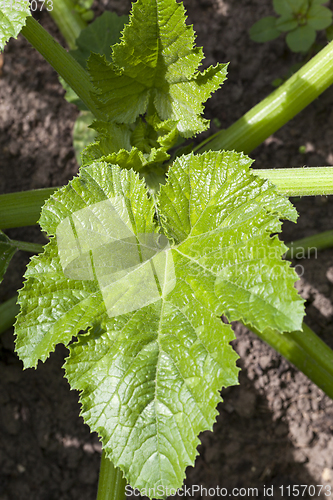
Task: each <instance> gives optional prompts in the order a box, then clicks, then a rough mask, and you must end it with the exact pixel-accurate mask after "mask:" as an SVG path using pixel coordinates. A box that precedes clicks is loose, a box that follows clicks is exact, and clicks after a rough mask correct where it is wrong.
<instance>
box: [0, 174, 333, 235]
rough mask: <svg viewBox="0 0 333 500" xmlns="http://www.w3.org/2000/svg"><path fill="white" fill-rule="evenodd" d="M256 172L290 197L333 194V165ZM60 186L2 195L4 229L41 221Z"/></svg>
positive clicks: (1, 224) (0, 213)
mask: <svg viewBox="0 0 333 500" xmlns="http://www.w3.org/2000/svg"><path fill="white" fill-rule="evenodd" d="M253 173H254V174H255V175H258V176H259V177H262V178H264V179H269V180H270V181H271V182H273V183H274V184H276V186H277V188H278V191H279V193H281V194H285V195H288V196H305V195H308V196H309V195H328V194H333V167H314V168H310V167H308V168H286V169H282V168H279V169H275V170H269V169H263V170H255V169H253ZM56 189H58V188H45V189H35V190H32V191H22V192H19V193H9V194H3V195H0V228H1V229H9V228H13V227H21V226H32V225H35V224H37V221H38V219H39V216H40V211H41V207H42V205H43V204H44V202H45V201H46V200H47V198H49V197H50V196H51V194H53V193H54V191H55V190H56Z"/></svg>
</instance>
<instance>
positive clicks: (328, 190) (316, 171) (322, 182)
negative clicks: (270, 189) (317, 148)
mask: <svg viewBox="0 0 333 500" xmlns="http://www.w3.org/2000/svg"><path fill="white" fill-rule="evenodd" d="M332 73H333V70H332ZM252 172H253V173H254V174H255V175H258V177H261V178H263V179H268V180H270V181H271V182H272V183H273V184H275V185H276V186H277V188H278V191H279V193H280V194H284V195H287V196H314V195H329V194H333V167H313V168H311V167H306V168H301V167H299V168H276V169H266V168H265V169H260V170H257V169H253V170H252Z"/></svg>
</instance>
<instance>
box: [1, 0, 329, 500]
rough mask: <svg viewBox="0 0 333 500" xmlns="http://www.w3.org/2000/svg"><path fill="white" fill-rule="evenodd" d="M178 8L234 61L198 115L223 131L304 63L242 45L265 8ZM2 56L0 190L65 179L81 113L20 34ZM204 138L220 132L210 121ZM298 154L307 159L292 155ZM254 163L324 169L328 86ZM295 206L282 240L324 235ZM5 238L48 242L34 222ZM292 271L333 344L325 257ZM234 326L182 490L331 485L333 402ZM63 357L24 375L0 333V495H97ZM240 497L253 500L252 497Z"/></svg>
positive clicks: (317, 204) (310, 208) (87, 440)
mask: <svg viewBox="0 0 333 500" xmlns="http://www.w3.org/2000/svg"><path fill="white" fill-rule="evenodd" d="M184 3H185V6H186V8H187V9H188V16H189V21H190V22H191V23H193V24H194V27H195V30H196V31H197V35H198V36H197V42H198V44H199V45H203V46H204V51H205V55H206V62H205V64H207V65H209V64H215V63H216V62H217V61H219V62H226V61H230V66H229V76H228V80H227V81H226V83H225V84H224V85H223V87H222V89H221V90H220V91H219V92H218V93H217V94H215V95H214V97H213V98H212V99H211V100H210V101H209V103H208V105H207V107H206V116H207V117H208V118H210V119H213V118H217V119H218V120H220V122H221V124H222V127H228V126H229V125H231V124H232V123H233V122H234V121H235V120H236V119H237V118H239V117H240V116H242V114H243V113H245V112H246V111H247V110H248V109H250V108H251V107H252V106H253V105H255V104H256V103H257V102H259V101H260V100H261V99H262V98H264V97H265V96H266V95H268V94H269V93H270V92H271V91H272V90H273V87H272V81H273V80H274V79H275V78H278V77H282V76H284V75H285V74H286V73H287V72H288V69H289V68H290V67H291V65H292V64H294V63H295V62H297V61H299V60H300V57H299V56H298V55H294V54H292V53H290V51H289V50H288V49H287V47H286V45H285V42H284V40H283V38H281V39H278V40H275V41H273V42H269V43H266V44H255V43H254V42H252V41H251V40H250V39H249V36H248V28H249V27H250V26H251V25H252V24H253V23H254V22H255V21H256V20H258V19H259V18H261V17H262V16H264V15H269V14H273V11H272V7H271V0H241V1H240V0H186V1H185V2H184ZM129 5H130V2H128V1H125V0H98V2H97V3H96V4H94V8H95V10H96V11H100V10H102V9H104V8H107V9H109V10H116V11H117V12H118V13H119V14H123V13H126V12H128V8H129ZM331 6H333V5H331ZM38 18H39V19H40V21H41V23H42V24H43V26H44V27H46V28H47V29H48V30H49V31H50V32H51V33H52V34H53V35H54V36H56V38H57V39H58V40H59V41H61V42H62V39H61V36H60V35H59V34H58V32H57V29H56V28H55V26H54V24H53V21H52V20H51V19H50V18H49V17H48V15H47V14H46V13H44V12H42V13H41V14H39V15H38ZM3 62H4V63H3V66H2V68H1V73H0V130H1V134H0V179H1V180H0V193H9V192H15V191H19V190H23V189H32V188H42V187H48V186H58V185H61V184H64V183H66V182H67V181H68V180H69V179H71V178H72V176H73V175H74V174H75V173H76V172H77V168H78V167H77V164H76V161H75V157H74V150H73V147H72V139H71V133H72V128H73V123H74V120H75V118H76V116H77V111H76V109H75V107H74V106H72V105H70V104H68V103H67V102H66V101H65V100H64V99H63V95H64V91H63V90H62V87H61V85H60V84H59V82H58V79H57V75H56V73H55V72H54V71H53V70H52V69H51V68H50V67H49V66H48V64H47V63H46V62H45V61H44V60H43V59H42V58H41V57H40V56H39V55H38V54H37V53H36V52H35V50H34V49H33V48H31V47H30V46H29V44H28V43H27V42H26V41H25V40H24V39H23V38H22V37H19V39H18V40H17V41H15V40H13V41H11V42H10V43H9V44H8V46H7V48H6V50H5V52H4V61H3ZM211 130H212V132H215V131H216V130H217V129H216V126H215V125H214V124H213V125H212V128H211ZM300 146H305V150H306V152H305V153H300V152H299V148H300ZM251 157H252V158H254V159H255V160H256V162H255V167H256V168H274V167H294V166H302V165H309V166H317V165H332V164H333V88H330V89H328V90H327V91H326V92H325V93H324V94H323V95H322V96H321V97H320V98H319V99H317V100H316V101H315V102H313V103H312V104H311V105H310V106H309V107H308V108H307V109H306V110H304V111H303V112H302V113H300V114H299V115H298V116H297V117H296V118H294V119H293V120H292V121H291V122H290V123H289V124H288V125H286V126H285V127H283V128H282V129H281V130H280V131H278V132H277V133H276V134H274V136H272V137H270V138H269V139H267V140H266V141H265V143H264V144H262V145H261V146H260V147H258V148H257V149H256V150H255V151H253V152H252V154H251ZM295 204H296V207H297V209H298V211H299V213H300V218H299V222H298V224H297V225H296V226H295V225H294V224H292V223H286V224H285V225H284V232H283V237H284V239H285V241H292V240H295V239H298V238H301V237H304V236H306V235H311V234H315V233H317V232H319V231H324V230H328V229H331V227H332V219H333V199H332V198H326V197H317V198H303V199H298V200H295ZM0 225H1V224H0ZM8 234H9V235H10V236H11V237H13V238H16V239H23V240H27V241H38V242H43V241H44V240H43V236H42V235H41V234H40V233H39V230H38V229H37V227H34V228H28V229H26V228H25V229H17V230H11V231H8ZM27 262H28V257H27V254H23V253H18V254H17V255H16V256H15V258H14V260H13V262H12V264H11V268H10V273H8V275H7V276H6V278H5V280H4V282H3V284H2V286H1V300H6V299H8V298H10V297H11V296H12V295H13V294H14V292H15V290H16V289H17V288H19V287H20V284H21V282H22V278H21V276H22V274H23V272H24V268H25V266H26V264H27ZM300 265H301V266H302V267H299V268H298V270H299V273H300V274H302V277H301V279H300V281H299V282H298V284H297V286H298V288H299V290H300V292H301V293H302V295H303V296H304V298H305V299H306V301H307V302H306V304H307V322H308V324H309V326H311V327H312V328H313V329H314V330H315V332H316V333H317V334H318V335H320V336H321V338H322V339H323V340H325V341H326V342H327V343H328V344H329V345H330V346H331V347H333V337H332V319H333V255H332V251H330V250H327V251H323V252H320V253H318V256H317V258H311V259H310V258H309V259H304V260H302V261H301V262H300ZM235 331H236V335H237V340H236V341H235V342H234V346H235V348H236V350H237V352H238V353H239V355H240V357H241V359H240V362H239V364H240V366H241V368H242V371H241V374H240V385H239V386H236V387H231V388H229V389H226V390H224V391H223V397H224V403H222V404H220V405H219V410H220V414H219V416H218V418H217V422H216V424H215V426H214V433H211V432H205V433H203V434H202V435H201V441H202V444H201V445H200V447H199V452H200V455H199V456H198V458H197V460H196V463H195V467H194V468H192V467H190V468H189V469H188V471H187V479H186V485H187V486H189V485H191V484H198V485H202V486H203V487H205V488H208V487H213V488H216V486H219V487H220V488H228V489H229V492H230V491H231V489H232V488H258V495H257V496H256V498H266V497H267V496H268V495H267V494H266V496H265V495H264V486H266V488H267V487H268V486H273V495H271V498H276V499H278V498H287V497H288V496H287V490H286V487H287V486H291V487H292V486H293V485H297V484H304V485H327V486H333V436H332V429H333V401H332V400H330V399H329V398H328V397H327V396H325V395H324V394H323V392H322V391H321V390H319V389H318V388H317V387H316V386H315V385H314V384H312V383H311V382H310V381H309V380H308V379H307V378H306V377H305V376H304V375H303V374H302V373H300V372H299V371H298V370H296V369H295V368H294V367H292V366H291V365H290V364H288V362H287V361H286V360H285V359H283V358H282V357H281V356H279V355H278V354H277V353H276V352H275V351H274V350H273V349H271V348H270V347H268V346H267V345H266V344H264V343H263V342H261V341H260V340H259V339H258V338H257V337H256V336H255V335H254V334H252V333H250V332H248V331H247V330H246V329H245V328H244V327H242V326H241V325H239V324H236V325H235ZM65 356H66V349H65V348H63V347H59V348H57V349H56V352H55V353H54V354H52V355H51V357H50V358H49V360H48V361H47V362H46V363H45V364H42V363H40V364H39V366H38V369H37V370H32V369H29V370H26V371H22V365H21V362H20V361H19V360H18V359H17V357H16V355H15V354H14V352H13V333H12V330H10V331H8V332H6V333H5V334H3V335H2V336H1V338H0V385H1V388H0V408H1V414H0V500H93V499H94V498H95V497H96V488H97V479H98V468H99V461H100V452H101V447H100V444H99V442H98V438H97V436H96V435H94V434H90V433H89V428H88V427H87V426H86V425H85V424H84V423H83V420H82V419H81V418H80V417H79V405H78V394H77V393H76V392H75V391H70V390H69V386H68V384H67V382H66V380H65V379H64V378H63V370H62V369H61V366H62V364H63V360H64V357H65ZM281 486H283V487H284V492H282V490H281V488H280V487H281ZM270 491H271V490H270ZM311 491H312V490H308V492H307V493H306V494H305V495H304V496H303V498H313V496H316V497H318V489H317V490H316V494H315V495H312V494H311ZM323 491H324V490H323ZM243 492H244V491H243ZM327 492H328V490H327V489H326V493H327ZM204 493H205V492H204ZM195 496H196V497H201V496H205V494H203V495H201V494H200V492H199V493H197V494H196V495H195ZM228 496H232V494H231V493H230V495H228ZM242 496H243V497H244V498H252V496H251V494H250V493H246V494H245V495H242ZM234 497H236V495H234ZM322 498H329V495H326V496H325V495H322Z"/></svg>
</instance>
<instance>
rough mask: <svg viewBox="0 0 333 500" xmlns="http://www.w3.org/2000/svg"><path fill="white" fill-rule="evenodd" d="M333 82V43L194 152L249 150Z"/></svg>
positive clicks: (247, 151)
mask: <svg viewBox="0 0 333 500" xmlns="http://www.w3.org/2000/svg"><path fill="white" fill-rule="evenodd" d="M332 83H333V42H331V43H329V44H328V45H327V46H326V47H325V48H323V49H322V50H321V51H320V52H318V54H317V55H315V56H314V57H313V58H312V59H311V60H310V61H309V62H308V63H307V64H305V65H304V66H303V67H302V68H301V69H300V70H299V71H297V73H295V74H294V75H293V76H292V77H291V78H289V80H287V81H286V82H285V83H284V84H283V85H281V86H280V87H279V88H278V89H276V90H275V91H274V92H272V93H271V94H270V95H269V96H268V97H266V99H264V100H263V101H261V102H260V103H259V104H257V105H256V106H255V107H254V108H252V109H250V111H248V112H247V113H246V114H245V115H244V116H243V117H242V118H240V119H239V120H237V121H236V122H235V123H234V124H233V125H231V127H229V128H227V129H226V130H221V131H220V132H217V134H215V135H214V136H212V137H210V138H208V139H206V140H205V141H203V142H202V143H201V144H199V145H198V146H197V147H196V148H195V149H194V151H199V152H200V153H201V152H203V151H207V150H212V151H214V150H219V149H229V150H231V149H235V150H236V151H243V152H244V153H247V154H248V153H250V151H252V150H253V149H254V148H256V147H257V146H259V144H261V143H262V142H263V141H264V140H265V139H267V137H269V136H270V135H272V134H273V133H274V132H276V131H277V130H278V129H279V128H281V127H282V126H283V125H285V124H286V123H287V122H288V121H290V120H291V119H292V118H293V117H294V116H296V115H297V113H299V112H300V111H302V109H304V108H305V107H306V106H308V105H309V104H310V103H311V102H312V101H314V100H315V99H316V98H317V97H318V96H319V95H320V94H321V93H322V92H324V90H326V89H327V88H328V87H329V86H330V85H332Z"/></svg>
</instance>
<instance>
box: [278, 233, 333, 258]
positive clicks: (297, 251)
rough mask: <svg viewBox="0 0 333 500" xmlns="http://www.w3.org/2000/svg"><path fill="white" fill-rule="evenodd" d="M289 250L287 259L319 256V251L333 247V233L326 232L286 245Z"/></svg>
mask: <svg viewBox="0 0 333 500" xmlns="http://www.w3.org/2000/svg"><path fill="white" fill-rule="evenodd" d="M286 245H287V246H288V247H289V250H288V251H287V252H286V255H285V258H286V259H297V258H301V259H302V258H304V257H309V256H310V254H313V253H315V254H317V251H318V250H325V249H326V248H332V247H333V231H324V232H323V233H319V234H314V235H313V236H308V237H307V238H302V239H300V240H296V241H291V242H290V243H286Z"/></svg>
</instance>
